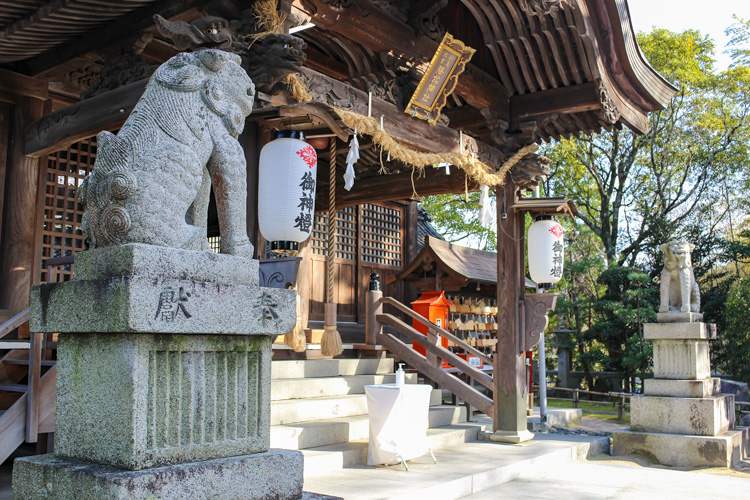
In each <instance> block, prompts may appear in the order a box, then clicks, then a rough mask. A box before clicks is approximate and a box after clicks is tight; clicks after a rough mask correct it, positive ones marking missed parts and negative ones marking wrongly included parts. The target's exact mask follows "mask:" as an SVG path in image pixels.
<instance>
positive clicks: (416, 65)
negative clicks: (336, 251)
mask: <svg viewBox="0 0 750 500" xmlns="http://www.w3.org/2000/svg"><path fill="white" fill-rule="evenodd" d="M279 4H280V6H281V7H280V8H281V9H282V10H284V11H285V12H286V14H287V15H288V23H287V25H288V26H293V25H301V24H306V25H310V23H312V24H313V27H311V28H309V29H306V30H304V31H300V32H298V33H296V35H297V36H299V37H301V38H303V39H304V40H305V41H306V43H307V45H308V47H307V48H306V49H305V52H306V53H307V62H306V63H305V68H304V69H303V72H302V74H301V75H300V78H301V79H302V81H303V82H304V83H305V84H306V85H307V87H308V89H309V91H310V94H311V95H312V99H313V101H312V103H311V104H312V105H311V104H297V103H296V102H295V101H293V100H291V98H290V96H289V95H286V97H285V96H284V95H281V96H279V95H275V96H259V102H258V103H256V108H255V110H254V112H253V115H252V116H251V117H250V120H254V121H256V122H258V123H260V124H262V125H263V126H265V127H267V128H297V129H303V130H306V131H307V132H308V134H311V135H315V134H330V133H331V132H332V131H333V132H334V133H336V135H338V137H339V138H340V139H341V140H340V142H343V140H346V138H347V137H349V136H351V133H352V132H353V129H354V127H349V126H347V125H346V124H345V123H343V122H344V121H345V120H343V119H342V115H341V113H340V112H339V110H340V109H345V110H349V111H355V112H357V113H359V114H360V115H362V114H364V115H366V114H368V111H370V110H369V109H368V93H369V94H371V95H372V98H371V102H372V103H373V104H372V110H371V111H372V116H373V117H376V118H379V117H381V116H385V123H386V127H387V128H388V131H389V133H391V134H393V136H394V138H395V139H396V140H398V141H399V143H400V144H405V145H407V146H408V147H410V148H412V149H414V150H417V151H422V152H441V153H448V154H449V153H456V152H459V153H461V154H475V155H476V157H477V159H479V160H480V161H481V162H482V163H483V164H486V165H489V166H490V167H491V168H493V169H496V170H497V169H500V167H501V166H502V165H503V164H504V163H505V162H506V161H507V159H508V158H510V157H511V156H512V155H513V154H514V153H515V152H517V151H519V150H520V149H521V148H523V147H525V146H529V145H532V144H534V143H540V142H543V141H549V140H555V139H559V138H561V137H571V136H574V135H578V134H582V133H583V134H588V133H592V132H597V131H600V130H602V129H608V130H609V129H612V128H615V127H622V126H627V127H630V128H632V129H633V130H635V131H637V132H645V131H646V130H647V129H648V119H647V113H648V112H650V111H653V110H656V109H660V108H662V107H664V106H666V104H667V103H668V102H669V99H670V98H671V97H672V96H673V95H674V93H675V92H676V89H675V88H674V87H673V86H672V85H671V84H669V82H667V81H665V80H664V79H663V78H662V77H661V76H660V75H659V74H658V73H657V72H656V71H654V70H653V69H652V68H651V67H650V66H649V64H648V61H646V59H645V58H644V56H643V54H642V53H641V51H640V49H639V48H638V45H637V42H636V38H635V33H634V31H633V26H632V23H631V21H630V14H629V10H628V6H627V2H626V0H438V1H432V2H427V1H418V0H405V1H396V0H347V1H346V2H341V1H339V0H281V1H280V2H279ZM250 6H251V2H242V1H240V0H222V1H220V2H216V1H214V2H209V1H206V0H181V1H179V2H175V1H166V0H159V1H157V0H118V1H117V2H113V1H111V0H22V1H18V0H0V70H2V69H6V70H11V71H13V72H16V73H20V74H22V75H27V76H32V77H35V78H36V79H38V80H40V81H42V82H47V83H48V86H49V89H50V92H51V96H52V97H53V98H54V99H68V101H66V102H65V104H66V105H67V104H71V103H75V101H77V99H78V94H80V92H81V91H83V90H86V89H87V88H89V87H90V86H91V85H92V83H93V82H95V81H96V80H97V78H99V77H100V74H101V73H102V72H103V71H104V70H112V69H113V68H114V69H115V70H116V71H115V72H114V73H111V74H108V75H107V78H109V79H110V80H111V79H113V78H117V77H122V78H124V79H126V80H125V81H123V82H122V83H123V84H124V83H130V82H137V78H143V76H142V73H139V72H140V71H148V68H149V67H150V68H153V67H155V65H156V64H159V63H161V62H163V61H165V60H167V59H168V58H169V57H171V56H172V55H174V54H176V53H177V49H176V48H175V46H174V44H172V42H171V41H170V40H169V39H167V38H165V37H163V36H161V35H160V34H159V32H158V31H157V30H156V28H155V26H154V21H153V16H154V14H156V13H158V14H160V15H162V16H163V17H165V18H167V19H172V20H174V19H181V20H185V21H188V22H190V21H192V20H195V19H197V18H199V17H203V16H207V15H219V16H223V17H226V18H228V19H238V18H240V17H242V16H244V14H243V10H244V12H247V9H248V8H249V7H250ZM245 17H246V16H245ZM288 26H287V27H288ZM446 32H447V33H450V34H451V35H453V37H455V38H456V39H459V40H461V41H462V42H464V43H465V44H466V45H468V46H470V47H473V48H474V49H476V53H475V54H474V56H473V58H472V59H471V61H470V63H469V64H468V65H467V66H466V70H465V72H464V73H462V74H461V75H460V76H459V78H458V84H457V86H456V89H455V91H454V92H453V93H452V94H451V95H450V96H449V98H448V101H447V104H446V106H445V108H443V112H442V115H443V116H442V117H441V120H440V121H438V123H437V125H428V124H427V123H426V122H423V121H421V120H418V119H416V118H412V117H411V116H407V115H405V113H403V110H404V108H405V106H406V104H407V102H408V100H409V99H410V97H411V95H412V94H413V92H414V89H415V87H416V85H417V83H418V82H419V80H420V78H421V76H422V74H423V73H424V72H425V70H426V67H427V64H428V63H429V61H430V59H431V58H432V56H433V55H434V53H435V51H436V49H437V47H438V45H439V42H440V40H441V39H442V37H443V35H444V34H445V33H446ZM125 57H132V58H135V59H133V60H137V61H138V62H137V64H135V65H132V64H130V60H128V59H122V58H125ZM118 61H125V62H126V63H127V64H125V63H121V62H120V63H119V66H118ZM103 68H104V69H103ZM116 81H119V80H116ZM131 85H133V86H134V87H133V88H132V89H130V90H123V91H122V92H120V94H118V95H117V99H119V100H117V99H115V94H114V93H115V92H117V91H118V90H120V89H118V90H115V91H110V93H111V94H112V97H109V96H108V99H107V100H106V101H100V102H97V103H96V109H95V110H94V109H93V107H94V104H95V103H94V102H92V103H91V105H90V106H88V105H87V106H85V108H86V110H81V111H80V112H78V110H77V109H74V108H75V106H68V108H66V109H61V110H59V114H58V115H55V116H51V115H50V118H49V119H46V118H45V119H42V120H40V121H39V122H38V123H35V124H33V125H32V127H30V128H29V129H28V130H27V132H28V133H27V137H26V139H27V142H26V145H25V153H26V154H31V155H39V154H43V153H44V152H45V151H49V150H50V148H53V147H56V145H58V144H64V143H65V141H70V140H72V138H74V137H82V136H84V134H85V133H88V132H89V130H88V129H84V128H85V127H84V126H83V125H79V124H80V123H81V122H82V119H81V118H82V117H84V116H86V117H90V118H89V122H88V123H87V126H90V127H92V130H93V128H96V127H99V129H101V128H107V127H108V128H109V129H113V128H114V127H115V126H116V125H117V123H116V122H117V120H118V119H119V120H120V122H121V119H122V117H123V116H127V112H128V111H129V110H131V109H132V106H133V105H134V102H135V100H137V97H138V96H139V95H140V94H139V88H137V87H138V85H137V84H136V83H131ZM140 85H145V80H144V82H142V83H140ZM0 87H2V85H0ZM0 90H2V88H0ZM60 96H62V97H60ZM102 97H104V96H102ZM93 99H95V98H92V101H93ZM263 99H265V100H263ZM84 102H85V101H84ZM59 108H60V105H56V106H55V107H53V109H56V110H57V109H59ZM89 108H91V109H89ZM110 108H111V109H110ZM122 110H124V111H122ZM76 112H78V115H77V117H75V116H74V114H75V113H76ZM52 114H53V115H54V112H53V113H52ZM45 120H46V121H45ZM50 123H57V124H61V123H67V125H66V127H58V126H52V127H51V126H49V125H50ZM76 127H78V128H76ZM460 134H462V135H461V136H460ZM459 137H462V139H459ZM360 144H361V160H360V161H359V162H358V163H357V164H356V165H355V169H356V170H357V172H356V174H357V184H356V186H355V189H354V191H352V192H350V193H347V192H342V193H341V194H340V197H339V195H338V194H337V200H340V206H341V207H344V206H347V205H353V204H356V203H361V202H362V200H363V199H369V200H378V199H379V200H381V201H384V200H386V199H404V198H409V197H410V196H411V197H413V195H414V194H416V195H417V196H424V195H428V194H438V193H447V192H463V191H465V190H469V191H474V190H477V189H478V188H479V184H478V183H477V182H475V181H476V178H469V179H468V180H466V179H465V177H464V172H463V171H461V170H459V169H451V170H452V171H453V172H454V173H453V174H452V175H451V176H446V175H443V174H442V173H441V172H440V171H435V170H434V169H430V168H429V167H428V168H427V169H426V171H424V172H423V171H419V172H418V175H417V176H416V178H415V176H414V173H413V172H412V170H411V168H409V167H408V166H405V165H404V164H402V163H400V162H399V161H396V160H395V159H394V160H392V161H389V160H390V155H388V154H386V153H385V152H383V151H382V150H381V149H380V147H379V146H377V145H376V144H374V143H373V142H372V141H371V139H370V137H368V136H363V137H361V138H360ZM341 149H342V148H340V149H339V151H340V152H341V153H345V151H342V150H341ZM320 153H322V154H320ZM320 153H319V156H320V159H321V160H322V161H321V162H320V163H321V165H325V164H326V163H327V162H326V161H325V160H326V153H325V152H320ZM345 156H346V155H345V154H340V155H339V156H338V157H337V162H336V166H337V170H340V171H341V173H343V171H344V169H345ZM384 173H387V174H388V175H387V176H386V175H382V174H384ZM320 174H323V175H319V176H318V177H319V179H320V180H322V182H319V184H320V186H319V187H320V188H325V181H324V179H327V178H328V176H327V175H326V174H324V172H320ZM319 192H323V189H319ZM319 201H320V203H319V204H318V208H319V209H324V208H325V206H326V203H327V202H326V201H325V200H324V199H321V200H319Z"/></svg>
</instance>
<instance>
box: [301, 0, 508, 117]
mask: <svg viewBox="0 0 750 500" xmlns="http://www.w3.org/2000/svg"><path fill="white" fill-rule="evenodd" d="M334 3H335V2H333V1H332V0H294V2H293V5H294V6H295V7H297V8H299V9H300V10H302V11H304V12H306V13H307V14H308V15H310V16H311V18H312V19H311V22H313V23H315V25H316V26H319V27H321V28H323V29H327V30H331V31H335V32H336V33H339V34H340V35H343V36H345V37H347V38H349V39H351V40H354V41H355V42H358V43H360V44H362V45H364V46H365V47H367V48H369V49H371V50H373V51H375V52H392V53H394V54H396V55H398V56H399V57H404V58H407V59H411V60H415V61H419V62H424V61H429V60H430V59H431V58H432V56H433V54H435V51H436V50H437V48H438V43H437V42H435V41H434V40H431V39H429V38H427V37H426V36H417V35H416V34H415V33H414V30H413V29H412V28H411V27H410V26H408V25H407V24H404V23H403V22H401V21H400V20H398V19H396V18H394V17H393V16H391V15H390V14H388V13H387V12H385V11H384V10H382V9H380V8H378V7H376V6H374V5H373V4H372V3H370V2H368V1H367V0H350V1H349V2H347V7H346V8H341V7H334V6H333V5H331V4H334ZM455 92H456V93H457V94H458V95H460V96H461V97H463V98H464V100H466V102H468V103H469V104H471V105H472V106H474V107H475V108H493V109H495V110H497V111H499V112H501V113H502V114H505V115H507V112H508V109H507V107H508V91H507V90H506V89H505V88H504V87H503V86H502V85H500V83H499V82H497V81H496V80H495V79H494V78H492V77H491V76H490V75H488V74H487V73H485V72H483V71H482V70H480V69H479V68H478V67H476V66H474V65H472V64H468V65H467V71H466V72H464V73H463V74H461V75H460V76H459V78H458V85H457V86H456V90H455Z"/></svg>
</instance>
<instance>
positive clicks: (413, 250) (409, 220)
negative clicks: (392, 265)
mask: <svg viewBox="0 0 750 500" xmlns="http://www.w3.org/2000/svg"><path fill="white" fill-rule="evenodd" d="M417 208H418V203H417V202H416V201H414V200H411V201H409V205H407V206H406V208H405V210H404V226H405V229H406V230H405V231H404V232H405V237H404V261H403V265H404V268H406V266H408V265H409V264H411V262H412V261H413V260H414V258H415V257H416V256H417V254H418V253H419V246H418V245H417V239H418V238H419V234H418V228H417V226H418V224H419V222H418V219H417ZM403 283H404V300H403V303H404V304H411V303H412V302H414V301H415V300H417V299H418V298H419V294H418V293H417V287H416V285H414V283H413V282H411V281H404V282H403Z"/></svg>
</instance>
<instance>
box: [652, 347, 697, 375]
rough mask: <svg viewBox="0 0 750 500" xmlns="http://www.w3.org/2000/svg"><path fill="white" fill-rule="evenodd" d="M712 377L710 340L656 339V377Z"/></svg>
mask: <svg viewBox="0 0 750 500" xmlns="http://www.w3.org/2000/svg"><path fill="white" fill-rule="evenodd" d="M709 377H711V361H710V359H709V356H708V340H667V339H655V340H654V378H669V379H678V380H679V379H691V380H701V379H707V378H709Z"/></svg>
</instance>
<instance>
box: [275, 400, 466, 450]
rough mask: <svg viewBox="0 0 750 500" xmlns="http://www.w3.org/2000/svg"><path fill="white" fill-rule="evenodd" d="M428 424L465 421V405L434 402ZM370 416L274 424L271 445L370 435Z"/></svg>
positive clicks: (297, 446) (292, 446)
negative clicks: (445, 404) (441, 404)
mask: <svg viewBox="0 0 750 500" xmlns="http://www.w3.org/2000/svg"><path fill="white" fill-rule="evenodd" d="M428 418H429V427H430V428H435V427H443V426H446V425H454V424H461V423H464V422H466V407H465V406H433V407H431V408H430V411H429V413H428ZM369 431H370V420H369V417H368V416H367V415H356V416H353V417H344V418H337V419H328V420H319V421H317V422H301V423H297V424H287V425H274V426H271V448H283V449H288V450H302V449H307V448H315V447H320V446H328V445H333V444H339V443H346V442H349V441H356V440H358V439H367V438H368V436H369V434H370V433H369Z"/></svg>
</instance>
